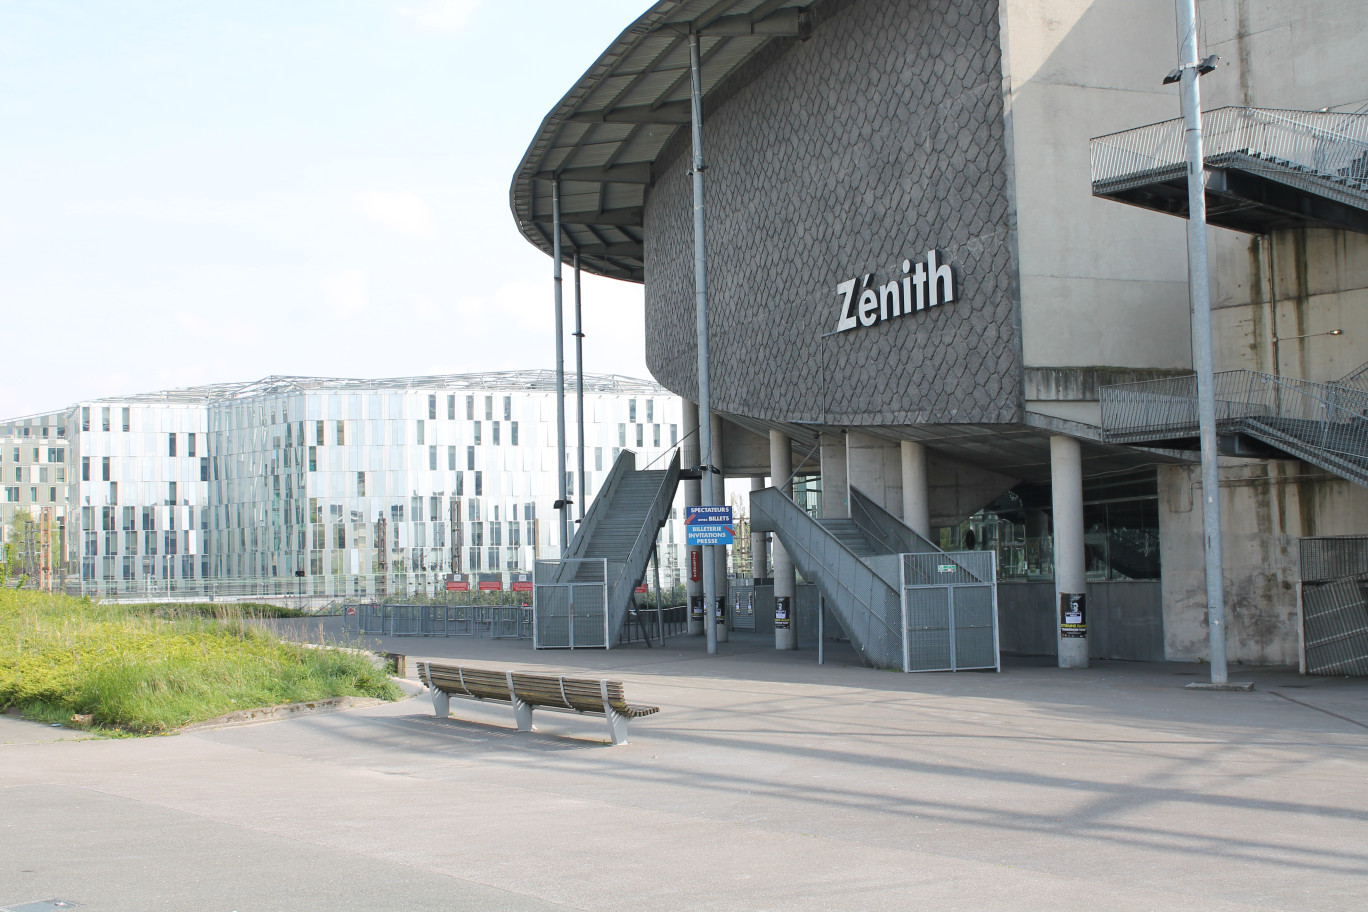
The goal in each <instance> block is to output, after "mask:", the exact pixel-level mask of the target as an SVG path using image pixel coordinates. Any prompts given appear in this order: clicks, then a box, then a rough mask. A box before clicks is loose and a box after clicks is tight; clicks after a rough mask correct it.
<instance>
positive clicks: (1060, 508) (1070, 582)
mask: <svg viewBox="0 0 1368 912" xmlns="http://www.w3.org/2000/svg"><path fill="white" fill-rule="evenodd" d="M1050 494H1051V498H1052V499H1053V501H1054V561H1055V611H1056V616H1055V619H1056V622H1057V624H1058V627H1057V630H1058V634H1057V639H1056V642H1057V644H1058V647H1059V667H1060V668H1087V667H1088V604H1087V602H1088V578H1087V568H1086V566H1085V563H1084V550H1083V451H1082V447H1081V446H1080V445H1079V442H1078V441H1077V440H1075V439H1074V438H1072V437H1062V436H1061V437H1051V438H1050Z"/></svg>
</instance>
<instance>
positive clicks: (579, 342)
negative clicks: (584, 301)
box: [575, 251, 589, 522]
mask: <svg viewBox="0 0 1368 912" xmlns="http://www.w3.org/2000/svg"><path fill="white" fill-rule="evenodd" d="M580 316H581V315H580V259H579V252H578V251H576V252H575V407H576V409H577V410H578V411H577V413H576V414H577V423H578V425H579V447H578V455H579V481H578V482H576V487H577V489H578V490H579V497H578V498H577V500H578V503H579V518H580V521H581V522H583V521H584V507H585V501H586V500H588V499H589V492H588V491H586V490H585V489H584V326H583V323H582V322H581V319H580Z"/></svg>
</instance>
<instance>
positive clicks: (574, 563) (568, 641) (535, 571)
mask: <svg viewBox="0 0 1368 912" xmlns="http://www.w3.org/2000/svg"><path fill="white" fill-rule="evenodd" d="M532 646H533V648H535V649H577V648H593V649H611V648H612V643H611V642H610V640H609V636H608V561H607V560H605V559H603V558H579V559H572V560H539V561H536V562H535V563H534V564H533V568H532Z"/></svg>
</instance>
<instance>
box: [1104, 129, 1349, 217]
mask: <svg viewBox="0 0 1368 912" xmlns="http://www.w3.org/2000/svg"><path fill="white" fill-rule="evenodd" d="M1202 144H1203V152H1204V155H1205V158H1206V164H1207V166H1208V167H1234V168H1238V169H1239V170H1243V171H1249V172H1252V173H1257V174H1260V175H1262V176H1264V177H1268V178H1271V179H1273V180H1277V181H1280V182H1282V183H1285V184H1290V185H1293V186H1301V187H1308V188H1311V187H1314V191H1315V192H1316V193H1319V194H1320V195H1322V196H1326V197H1329V198H1333V199H1337V200H1338V201H1340V202H1344V203H1348V204H1350V205H1353V206H1357V207H1363V206H1364V205H1365V202H1366V201H1368V114H1332V113H1326V112H1319V111H1289V110H1270V109H1264V108H1239V107H1228V108H1217V109H1215V110H1212V111H1207V112H1205V113H1204V114H1203V115H1202ZM1186 160H1187V150H1186V147H1185V145H1184V140H1183V121H1182V119H1181V118H1179V119H1175V120H1166V121H1162V122H1160V123H1156V124H1150V125H1148V126H1144V127H1137V128H1135V129H1132V130H1124V131H1122V132H1119V133H1111V134H1108V135H1106V136H1099V137H1096V138H1095V139H1093V141H1092V180H1093V193H1094V194H1097V195H1099V196H1102V195H1110V194H1112V193H1117V192H1120V191H1124V190H1127V189H1130V188H1133V187H1139V186H1143V185H1145V184H1151V183H1154V182H1156V181H1162V180H1170V179H1173V178H1176V177H1179V176H1181V175H1183V173H1184V172H1185V170H1186Z"/></svg>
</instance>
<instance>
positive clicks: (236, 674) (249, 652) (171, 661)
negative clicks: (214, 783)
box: [0, 589, 402, 734]
mask: <svg viewBox="0 0 1368 912" xmlns="http://www.w3.org/2000/svg"><path fill="white" fill-rule="evenodd" d="M296 614H297V612H296ZM288 616H293V615H292V614H286V613H282V611H281V609H278V608H276V607H274V606H251V605H248V606H224V605H96V604H94V603H92V602H90V601H88V600H86V599H79V598H72V597H69V596H64V595H53V594H47V593H42V592H34V591H26V590H15V589H0V710H13V709H18V710H19V711H20V712H22V714H23V715H24V716H25V717H26V718H29V719H34V720H38V721H44V722H61V723H63V724H72V720H73V718H78V719H80V720H81V722H82V723H84V724H88V725H90V726H92V727H95V728H101V729H105V730H108V731H111V732H122V733H137V734H156V733H161V732H168V731H174V730H175V729H178V728H181V727H183V726H185V725H189V724H192V723H195V722H202V721H205V720H207V719H213V718H215V717H217V716H221V715H223V714H224V713H228V712H232V711H234V710H239V709H255V708H259V707H264V706H274V705H278V704H282V703H297V702H305V701H311V700H322V699H326V698H329V697H342V696H355V697H379V698H381V699H386V700H396V699H399V697H400V696H401V695H402V694H401V692H400V690H399V689H398V688H397V687H396V686H395V685H394V683H393V682H392V681H390V679H389V677H388V675H387V674H386V671H385V669H384V668H377V667H375V665H373V664H372V663H371V662H370V661H369V658H368V657H367V656H365V655H362V654H359V653H357V652H354V651H348V650H339V649H316V648H309V647H305V646H301V645H299V644H296V643H291V642H288V641H286V640H282V639H281V638H280V637H279V636H277V635H276V634H275V633H273V632H271V631H270V630H268V629H266V628H265V626H264V625H262V624H260V623H258V621H259V620H260V619H262V618H269V617H288ZM87 718H88V720H89V721H88V722H86V719H87Z"/></svg>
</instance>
